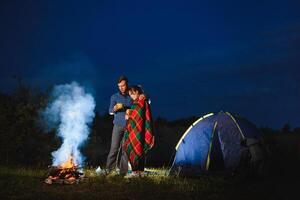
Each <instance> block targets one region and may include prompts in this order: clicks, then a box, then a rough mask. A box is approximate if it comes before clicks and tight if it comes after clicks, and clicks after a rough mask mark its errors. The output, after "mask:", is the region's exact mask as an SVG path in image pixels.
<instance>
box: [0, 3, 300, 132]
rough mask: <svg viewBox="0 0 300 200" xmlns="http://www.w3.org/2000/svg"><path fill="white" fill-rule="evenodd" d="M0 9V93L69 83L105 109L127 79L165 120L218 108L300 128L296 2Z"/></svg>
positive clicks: (270, 123) (15, 6) (257, 121)
mask: <svg viewBox="0 0 300 200" xmlns="http://www.w3.org/2000/svg"><path fill="white" fill-rule="evenodd" d="M84 2H85V3H83V1H76V0H73V1H62V0H61V1H56V0H51V1H39V0H36V1H33V0H32V1H29V0H28V1H26V0H24V1H17V0H15V1H14V0H6V1H4V0H2V1H1V3H0V24H1V29H0V68H1V71H0V90H1V91H5V92H9V91H11V90H12V89H13V88H14V87H15V85H16V84H15V80H13V79H12V77H13V76H19V77H22V78H23V79H24V81H25V82H26V83H28V84H30V85H31V86H32V87H35V88H40V89H45V88H47V87H49V86H51V85H54V84H62V83H69V82H71V81H73V80H74V81H77V82H79V83H80V84H83V85H85V86H86V87H87V88H88V89H89V90H91V91H92V92H93V94H94V96H95V98H96V101H97V110H98V111H99V112H100V113H104V112H105V111H107V109H108V105H109V99H110V96H111V95H112V94H113V93H114V92H116V91H117V87H116V79H117V78H118V77H119V76H120V75H122V74H125V75H126V76H128V78H129V79H130V83H131V84H141V85H143V86H144V89H145V90H146V92H147V93H148V94H149V95H150V96H151V99H152V109H153V113H154V116H155V117H157V116H161V117H164V118H167V119H170V120H173V119H178V118H182V117H189V116H193V115H195V116H201V115H203V114H206V113H208V112H217V111H220V110H224V111H231V112H233V113H238V114H240V115H241V116H244V117H246V118H248V119H249V120H250V121H253V122H254V123H255V124H256V125H258V126H269V127H273V128H280V127H282V126H283V124H284V123H286V122H288V123H289V124H290V125H291V126H292V127H296V126H298V127H299V126H300V103H299V102H300V101H299V100H300V83H299V81H300V1H298V0H295V1H287V0H282V1H279V0H272V1H271V0H270V1H265V0H257V1H256V0H252V1H241V0H239V1H230V0H228V1H214V0H210V1H200V0H193V1H188V0H184V1H182V0H180V1H176V0H172V1H163V0H159V1H154V0H151V1H142V0H137V1H124V0H120V1H113V0H106V1H100V0H97V1H96V0H95V1H84Z"/></svg>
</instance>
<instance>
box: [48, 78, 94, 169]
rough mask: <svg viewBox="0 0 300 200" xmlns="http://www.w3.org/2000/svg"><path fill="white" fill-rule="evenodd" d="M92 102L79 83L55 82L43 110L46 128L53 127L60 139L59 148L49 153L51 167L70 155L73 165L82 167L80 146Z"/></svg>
mask: <svg viewBox="0 0 300 200" xmlns="http://www.w3.org/2000/svg"><path fill="white" fill-rule="evenodd" d="M94 108H95V101H94V98H93V96H92V95H91V94H89V93H86V91H85V90H84V88H83V87H81V86H80V85H79V84H78V83H76V82H72V83H71V84H65V85H57V86H55V87H54V89H53V91H52V94H51V99H50V102H49V104H48V106H47V107H46V109H45V110H44V112H43V119H44V120H45V122H46V124H47V125H48V127H49V126H50V127H52V128H53V127H54V128H56V130H57V131H56V132H57V135H58V136H59V137H60V138H61V139H62V145H61V147H60V148H59V149H58V150H56V151H54V152H52V156H53V163H52V165H53V166H58V165H60V164H62V163H64V162H66V161H67V160H68V159H70V156H73V159H74V160H73V162H74V164H75V165H79V166H81V165H82V163H83V160H84V158H83V156H82V154H81V153H80V150H79V149H80V147H81V146H82V145H83V144H84V142H85V141H86V140H87V139H88V135H89V132H90V130H89V124H90V123H91V122H92V121H93V118H94V115H95V113H94Z"/></svg>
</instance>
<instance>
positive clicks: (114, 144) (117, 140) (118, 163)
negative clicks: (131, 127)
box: [106, 125, 128, 174]
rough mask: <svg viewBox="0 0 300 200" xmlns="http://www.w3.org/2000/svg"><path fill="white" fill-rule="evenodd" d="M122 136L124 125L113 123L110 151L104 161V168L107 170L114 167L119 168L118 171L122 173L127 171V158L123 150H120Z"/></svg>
mask: <svg viewBox="0 0 300 200" xmlns="http://www.w3.org/2000/svg"><path fill="white" fill-rule="evenodd" d="M123 136H124V127H123V126H120V125H114V127H113V131H112V137H111V146H110V151H109V154H108V156H107V162H106V169H107V170H108V171H111V170H114V169H116V167H118V168H119V169H120V173H123V174H124V173H127V171H128V158H127V155H126V154H125V153H124V151H122V141H123ZM118 158H119V159H118Z"/></svg>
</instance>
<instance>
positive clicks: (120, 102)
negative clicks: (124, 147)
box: [106, 76, 132, 173]
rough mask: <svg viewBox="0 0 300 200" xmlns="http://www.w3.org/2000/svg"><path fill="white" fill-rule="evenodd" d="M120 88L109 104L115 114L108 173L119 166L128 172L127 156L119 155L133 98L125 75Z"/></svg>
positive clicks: (119, 83) (110, 109)
mask: <svg viewBox="0 0 300 200" xmlns="http://www.w3.org/2000/svg"><path fill="white" fill-rule="evenodd" d="M118 88H119V92H117V93H116V94H114V95H112V96H111V100H110V106H109V113H110V114H111V115H114V121H113V124H114V126H113V130H112V138H111V146H110V151H109V154H108V157H107V163H106V169H107V173H111V172H113V171H114V170H116V169H117V167H118V168H120V172H121V173H126V172H127V169H128V159H127V156H118V154H119V150H120V146H121V142H122V139H123V136H124V129H125V126H126V120H125V112H126V110H127V109H128V108H130V106H131V104H132V101H131V98H130V96H129V95H128V79H127V78H126V77H125V76H121V77H120V78H119V79H118ZM120 152H122V151H120ZM118 157H121V160H120V161H119V165H118V163H117V160H118ZM117 165H118V166H117Z"/></svg>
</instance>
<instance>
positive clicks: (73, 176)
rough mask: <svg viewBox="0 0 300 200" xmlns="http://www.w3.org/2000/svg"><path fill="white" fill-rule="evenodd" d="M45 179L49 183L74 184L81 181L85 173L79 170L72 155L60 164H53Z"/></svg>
mask: <svg viewBox="0 0 300 200" xmlns="http://www.w3.org/2000/svg"><path fill="white" fill-rule="evenodd" d="M47 176H48V177H47V178H46V179H45V183H47V184H68V185H70V184H74V183H79V181H80V180H82V178H83V177H84V174H83V173H82V172H80V171H79V169H78V167H77V166H76V165H75V164H74V161H73V157H72V156H71V157H70V158H69V159H68V160H67V161H66V162H64V163H63V164H61V165H59V166H51V167H50V168H49V171H48V175H47Z"/></svg>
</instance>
